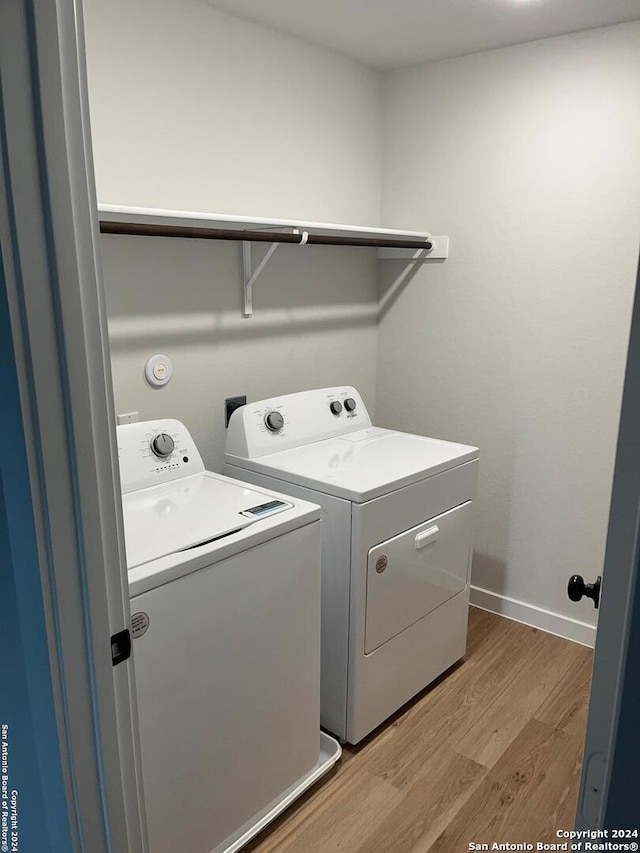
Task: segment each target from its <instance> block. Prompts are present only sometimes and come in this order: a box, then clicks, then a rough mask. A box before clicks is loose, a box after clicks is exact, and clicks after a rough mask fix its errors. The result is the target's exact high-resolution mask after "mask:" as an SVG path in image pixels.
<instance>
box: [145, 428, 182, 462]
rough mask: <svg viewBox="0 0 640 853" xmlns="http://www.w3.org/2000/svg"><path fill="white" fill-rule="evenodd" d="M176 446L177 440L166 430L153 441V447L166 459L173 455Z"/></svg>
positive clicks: (156, 453) (155, 451) (157, 454)
mask: <svg viewBox="0 0 640 853" xmlns="http://www.w3.org/2000/svg"><path fill="white" fill-rule="evenodd" d="M175 446H176V443H175V441H174V440H173V439H172V438H171V436H170V435H167V433H166V432H161V433H160V435H157V436H156V437H155V438H154V439H152V441H151V449H152V450H153V452H154V453H155V455H156V456H159V457H160V459H166V458H167V456H171V454H172V453H173V449H174V447H175Z"/></svg>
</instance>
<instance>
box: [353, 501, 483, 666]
mask: <svg viewBox="0 0 640 853" xmlns="http://www.w3.org/2000/svg"><path fill="white" fill-rule="evenodd" d="M470 545H471V501H467V503H464V504H462V505H461V506H458V507H456V508H455V509H450V510H449V511H448V512H445V513H442V515H438V516H436V517H435V518H431V519H429V521H425V522H423V523H422V524H419V525H417V526H416V527H412V528H411V529H410V530H406V531H405V532H404V533H400V534H399V535H397V536H394V537H393V538H392V539H387V541H386V542H381V543H380V544H379V545H376V546H375V547H374V548H371V550H370V551H369V554H368V558H367V616H366V627H365V654H369V653H370V652H373V651H375V650H376V649H377V648H378V647H379V646H381V645H382V644H383V643H386V642H387V640H390V639H391V638H392V637H395V636H396V635H397V634H399V633H400V632H401V631H404V630H405V628H408V627H409V626H410V625H413V623H414V622H417V621H418V620H419V619H422V618H423V617H424V616H426V615H427V614H428V613H430V612H431V611H432V610H435V609H436V607H439V606H440V605H441V604H444V602H445V601H447V600H448V599H449V598H452V597H453V596H454V595H456V594H457V593H459V592H462V590H464V588H465V587H466V585H467V580H468V573H469V551H470Z"/></svg>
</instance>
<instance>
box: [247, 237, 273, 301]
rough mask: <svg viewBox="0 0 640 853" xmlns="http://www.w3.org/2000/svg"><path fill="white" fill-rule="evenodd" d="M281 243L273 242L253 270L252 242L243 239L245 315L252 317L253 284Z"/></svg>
mask: <svg viewBox="0 0 640 853" xmlns="http://www.w3.org/2000/svg"><path fill="white" fill-rule="evenodd" d="M279 245H280V243H272V244H271V245H270V246H269V248H268V250H267V253H266V255H265V256H264V258H263V259H262V260H261V261H260V263H259V264H258V266H257V267H256V269H255V270H253V271H252V262H251V261H252V259H251V243H250V242H249V241H248V240H243V241H242V276H243V281H244V311H243V313H244V316H245V317H251V315H252V314H253V285H254V284H255V283H256V281H257V279H258V278H259V276H260V273H261V272H262V270H263V269H264V268H265V267H266V265H267V264H268V263H269V261H270V260H271V258H272V257H273V253H274V252H275V250H276V249H277V248H278V246H279Z"/></svg>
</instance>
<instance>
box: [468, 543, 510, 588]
mask: <svg viewBox="0 0 640 853" xmlns="http://www.w3.org/2000/svg"><path fill="white" fill-rule="evenodd" d="M506 574H507V567H506V564H505V563H504V562H503V561H502V560H498V559H496V558H495V557H493V556H491V554H483V553H482V552H480V551H476V550H474V552H473V561H472V565H471V585H472V586H476V587H480V588H481V589H488V590H491V592H494V593H497V594H498V595H503V594H504V591H505V578H506Z"/></svg>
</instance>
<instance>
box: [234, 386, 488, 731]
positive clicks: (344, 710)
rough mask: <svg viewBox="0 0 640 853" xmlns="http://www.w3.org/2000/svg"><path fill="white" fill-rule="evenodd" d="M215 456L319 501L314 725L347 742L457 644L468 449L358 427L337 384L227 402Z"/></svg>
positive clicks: (348, 397) (246, 474) (467, 543)
mask: <svg viewBox="0 0 640 853" xmlns="http://www.w3.org/2000/svg"><path fill="white" fill-rule="evenodd" d="M225 460H226V464H225V469H224V470H225V473H227V474H230V475H231V476H234V477H237V478H239V479H242V480H246V481H248V482H250V483H252V484H255V485H257V486H260V487H263V488H273V489H278V490H280V491H282V492H285V493H286V494H288V495H290V496H293V497H295V498H300V499H303V500H310V501H313V502H314V503H317V504H320V506H321V507H322V659H321V675H322V678H321V724H322V726H323V727H324V728H326V729H328V730H329V731H330V732H333V733H334V734H336V735H337V736H338V737H339V738H341V739H342V740H346V741H349V742H350V743H357V742H358V741H360V740H361V739H362V738H363V737H365V736H366V735H367V734H369V732H371V731H372V730H373V729H374V728H375V727H376V726H377V725H379V724H380V723H381V722H382V721H383V720H385V719H386V718H387V717H388V716H389V715H390V714H392V713H393V712H394V711H396V710H397V709H398V708H400V707H401V706H402V705H403V704H404V703H405V702H407V700H409V699H410V698H411V697H412V696H414V695H415V694H416V693H418V692H419V691H420V690H422V689H423V688H424V687H425V686H426V685H428V684H429V683H430V682H431V681H433V679H434V678H436V677H437V676H439V675H440V674H441V673H443V672H444V671H445V670H446V669H447V668H448V667H450V666H451V665H452V664H454V663H455V662H456V661H458V660H459V659H460V658H462V657H463V656H464V653H465V649H466V638H467V614H468V603H469V569H470V559H471V534H472V518H473V503H472V502H473V498H474V493H475V486H476V478H477V468H478V449H477V448H476V447H469V446H466V445H461V444H452V443H450V442H446V441H438V440H436V439H432V438H425V437H423V436H417V435H409V434H407V433H401V432H395V431H393V430H387V429H381V428H378V427H375V426H372V424H371V420H370V418H369V415H368V413H367V410H366V407H365V405H364V403H363V401H362V399H361V397H360V395H359V394H358V392H357V391H356V390H355V389H354V388H350V387H340V388H324V389H320V390H317V391H307V392H302V393H299V394H290V395H287V396H284V397H275V398H273V399H270V400H261V401H260V402H257V403H249V404H248V405H246V406H244V407H242V408H241V409H238V410H236V411H235V412H234V414H233V415H232V417H231V420H230V423H229V431H228V436H227V453H226V457H225Z"/></svg>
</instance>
